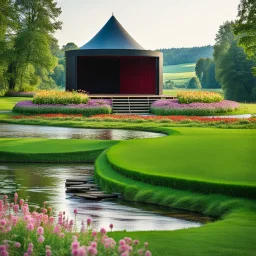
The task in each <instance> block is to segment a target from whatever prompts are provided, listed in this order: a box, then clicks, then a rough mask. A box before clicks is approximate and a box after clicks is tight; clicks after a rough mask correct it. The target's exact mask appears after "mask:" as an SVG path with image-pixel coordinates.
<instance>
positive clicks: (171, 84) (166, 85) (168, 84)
mask: <svg viewBox="0 0 256 256" xmlns="http://www.w3.org/2000/svg"><path fill="white" fill-rule="evenodd" d="M174 86H175V83H174V82H173V81H172V80H167V81H165V82H164V86H163V87H164V89H173V88H174Z"/></svg>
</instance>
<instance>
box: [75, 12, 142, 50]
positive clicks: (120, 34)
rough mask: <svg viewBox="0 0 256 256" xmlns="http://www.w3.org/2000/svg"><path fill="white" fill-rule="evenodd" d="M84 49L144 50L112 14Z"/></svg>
mask: <svg viewBox="0 0 256 256" xmlns="http://www.w3.org/2000/svg"><path fill="white" fill-rule="evenodd" d="M80 49H81V50H83V49H133V50H144V48H143V47H142V46H140V45H139V44H138V43H137V42H136V41H135V40H134V39H133V38H132V37H131V36H130V35H129V34H128V32H127V31H126V30H125V29H124V28H123V27H122V25H121V24H120V23H119V22H118V20H117V19H116V18H115V17H114V16H112V17H111V18H110V19H109V20H108V22H107V23H106V24H105V25H104V26H103V28H102V29H101V30H100V31H99V32H98V33H97V34H96V35H95V36H94V37H93V38H92V39H91V40H90V41H89V42H88V43H86V44H85V45H84V46H82V47H81V48H80Z"/></svg>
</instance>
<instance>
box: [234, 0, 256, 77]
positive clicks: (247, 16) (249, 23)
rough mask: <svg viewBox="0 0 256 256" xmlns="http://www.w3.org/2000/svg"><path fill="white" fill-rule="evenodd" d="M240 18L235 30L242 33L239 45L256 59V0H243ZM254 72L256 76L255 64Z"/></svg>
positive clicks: (239, 12)
mask: <svg viewBox="0 0 256 256" xmlns="http://www.w3.org/2000/svg"><path fill="white" fill-rule="evenodd" d="M238 18H239V19H238V21H237V23H236V26H235V30H234V31H235V33H236V34H239V35H240V38H239V45H240V46H242V47H243V48H244V50H245V53H246V54H247V56H248V58H249V59H251V60H255V61H256V1H255V0H241V1H240V4H239V6H238ZM253 73H254V75H255V76H256V67H255V66H254V67H253Z"/></svg>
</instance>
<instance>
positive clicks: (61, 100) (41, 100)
mask: <svg viewBox="0 0 256 256" xmlns="http://www.w3.org/2000/svg"><path fill="white" fill-rule="evenodd" d="M87 102H88V96H87V94H83V93H78V92H76V91H73V92H60V91H41V92H38V93H36V95H35V96H34V98H33V103H34V104H64V105H67V104H86V103H87Z"/></svg>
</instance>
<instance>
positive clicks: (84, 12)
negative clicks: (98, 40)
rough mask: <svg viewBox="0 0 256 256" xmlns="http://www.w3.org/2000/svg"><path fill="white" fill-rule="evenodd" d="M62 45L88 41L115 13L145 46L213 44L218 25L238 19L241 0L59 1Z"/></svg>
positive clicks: (147, 47) (168, 46)
mask: <svg viewBox="0 0 256 256" xmlns="http://www.w3.org/2000/svg"><path fill="white" fill-rule="evenodd" d="M56 1H57V2H58V6H59V7H61V9H62V14H61V16H60V17H59V20H61V21H62V22H63V26H62V30H60V31H58V32H56V34H55V37H56V38H57V39H58V40H59V45H60V46H62V45H64V44H66V43H68V42H74V43H75V44H77V45H78V46H79V47H81V46H82V45H84V44H85V43H87V42H88V41H89V40H90V39H91V38H92V37H93V36H94V35H96V34H97V32H98V31H99V30H100V29H101V28H102V27H103V26H104V24H105V23H106V22H107V21H108V19H109V18H110V17H111V15H112V13H114V16H115V17H116V18H117V20H118V21H119V22H120V23H121V24H122V26H123V27H124V28H125V29H126V31H127V32H128V33H129V34H130V35H131V36H132V37H133V38H134V39H135V40H136V41H137V42H138V43H139V44H140V45H142V46H143V47H144V48H145V49H150V50H155V49H159V48H172V47H176V48H180V47H193V46H204V45H209V44H211V45H213V44H214V38H215V35H216V33H217V32H218V28H219V26H220V25H221V24H223V23H224V22H225V21H227V20H234V19H236V16H237V7H238V4H239V2H240V0H56Z"/></svg>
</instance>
